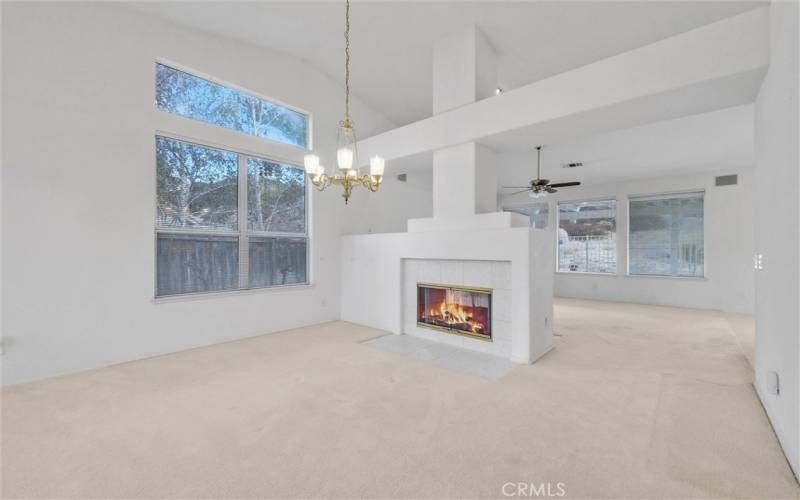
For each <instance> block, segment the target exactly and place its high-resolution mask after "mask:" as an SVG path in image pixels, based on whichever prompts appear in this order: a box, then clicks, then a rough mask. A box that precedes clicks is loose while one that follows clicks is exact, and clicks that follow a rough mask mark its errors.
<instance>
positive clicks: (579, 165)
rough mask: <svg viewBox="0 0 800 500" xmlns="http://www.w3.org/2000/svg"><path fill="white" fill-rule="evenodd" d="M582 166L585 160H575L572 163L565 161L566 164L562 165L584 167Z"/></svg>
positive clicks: (565, 166)
mask: <svg viewBox="0 0 800 500" xmlns="http://www.w3.org/2000/svg"><path fill="white" fill-rule="evenodd" d="M582 166H583V162H582V161H574V162H572V163H565V164H563V165H562V167H564V168H578V167H582Z"/></svg>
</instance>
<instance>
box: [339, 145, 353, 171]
mask: <svg viewBox="0 0 800 500" xmlns="http://www.w3.org/2000/svg"><path fill="white" fill-rule="evenodd" d="M336 163H337V164H338V165H339V169H340V170H351V169H352V168H353V150H352V149H350V148H339V150H338V151H336Z"/></svg>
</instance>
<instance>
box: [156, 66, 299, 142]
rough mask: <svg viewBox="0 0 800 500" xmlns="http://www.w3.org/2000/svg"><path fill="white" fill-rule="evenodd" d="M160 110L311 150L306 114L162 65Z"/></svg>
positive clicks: (158, 94) (158, 83)
mask: <svg viewBox="0 0 800 500" xmlns="http://www.w3.org/2000/svg"><path fill="white" fill-rule="evenodd" d="M156 108H158V109H159V110H160V111H165V112H167V113H174V114H176V115H181V116H185V117H188V118H193V119H195V120H200V121H203V122H206V123H211V124H213V125H218V126H220V127H225V128H229V129H233V130H237V131H239V132H244V133H246V134H250V135H254V136H256V137H262V138H265V139H270V140H273V141H277V142H283V143H285V144H291V145H293V146H299V147H302V148H306V147H308V130H309V128H308V116H307V115H306V114H304V113H301V112H299V111H295V110H293V109H290V108H288V107H286V106H283V105H280V104H276V103H274V102H270V101H268V100H266V99H262V98H260V97H256V96H254V95H251V94H248V93H246V92H243V91H241V90H237V89H234V88H232V87H227V86H224V85H220V84H218V83H215V82H212V81H209V80H206V79H203V78H199V77H197V76H194V75H191V74H189V73H186V72H184V71H180V70H177V69H175V68H171V67H169V66H165V65H163V64H159V63H156Z"/></svg>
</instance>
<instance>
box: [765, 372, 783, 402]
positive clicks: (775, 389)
mask: <svg viewBox="0 0 800 500" xmlns="http://www.w3.org/2000/svg"><path fill="white" fill-rule="evenodd" d="M767 394H772V395H773V396H780V394H781V379H780V377H778V372H767Z"/></svg>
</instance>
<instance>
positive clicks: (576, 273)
mask: <svg viewBox="0 0 800 500" xmlns="http://www.w3.org/2000/svg"><path fill="white" fill-rule="evenodd" d="M556 274H563V275H565V276H607V277H610V278H616V277H617V276H619V274H617V273H592V272H588V271H556Z"/></svg>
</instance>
